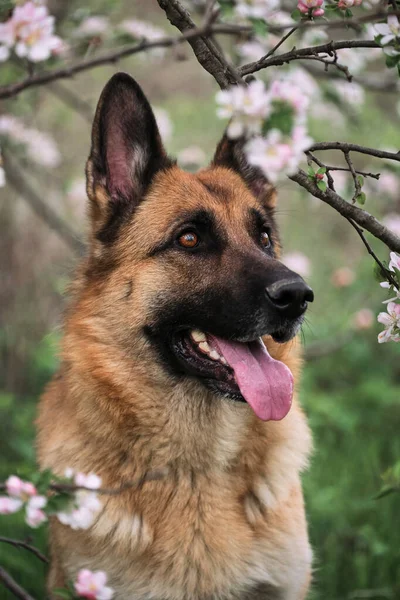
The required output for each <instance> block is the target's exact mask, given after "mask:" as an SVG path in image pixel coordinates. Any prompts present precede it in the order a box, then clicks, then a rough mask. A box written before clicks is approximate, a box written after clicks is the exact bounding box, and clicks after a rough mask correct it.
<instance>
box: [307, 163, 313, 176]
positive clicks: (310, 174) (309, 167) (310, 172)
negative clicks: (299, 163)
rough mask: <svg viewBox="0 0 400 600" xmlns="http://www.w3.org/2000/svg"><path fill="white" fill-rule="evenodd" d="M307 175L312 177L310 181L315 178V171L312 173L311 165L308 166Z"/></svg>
mask: <svg viewBox="0 0 400 600" xmlns="http://www.w3.org/2000/svg"><path fill="white" fill-rule="evenodd" d="M307 173H308V176H309V177H312V179H314V177H315V171H314V169H313V168H312V166H311V165H309V166H308V169H307Z"/></svg>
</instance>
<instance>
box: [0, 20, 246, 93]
mask: <svg viewBox="0 0 400 600" xmlns="http://www.w3.org/2000/svg"><path fill="white" fill-rule="evenodd" d="M178 29H179V27H178ZM182 31H185V33H184V34H183V35H181V36H179V37H165V38H161V39H159V40H155V41H152V42H150V41H145V40H143V41H141V42H138V43H135V44H132V45H129V46H125V47H124V48H118V49H116V50H111V51H110V52H107V53H104V54H101V55H100V56H95V57H94V58H91V59H88V60H83V61H81V62H78V63H76V64H74V65H67V66H65V67H61V68H59V69H50V70H48V71H42V72H41V73H37V74H36V75H33V76H31V77H27V78H26V79H23V80H22V81H18V82H16V83H10V84H9V85H5V86H1V87H0V99H3V100H4V99H6V98H12V97H13V96H16V95H17V94H19V93H20V92H22V91H23V90H26V89H28V88H32V87H37V86H40V85H45V84H46V83H50V82H52V81H56V80H57V79H66V78H69V77H73V76H74V75H76V74H77V73H81V72H82V71H87V70H89V69H94V68H96V67H100V66H102V65H106V64H114V63H116V62H118V61H119V60H121V59H122V58H126V57H128V56H132V55H134V54H138V53H139V52H144V51H146V50H151V49H152V48H168V47H171V46H176V45H178V44H182V43H183V42H185V41H189V43H191V45H192V47H193V48H194V45H195V46H196V48H197V46H201V43H199V44H198V45H197V44H196V42H195V40H196V38H199V40H200V42H201V39H202V36H207V35H211V34H226V35H237V34H238V33H240V32H241V31H247V32H248V31H249V28H248V27H241V26H234V25H210V26H206V27H200V28H195V27H194V24H193V26H192V27H184V26H183V28H182ZM203 46H204V42H203ZM203 54H204V48H203ZM196 56H197V54H196ZM206 58H207V57H205V59H206ZM203 66H204V65H203ZM225 70H226V66H224V65H223V64H222V63H220V65H219V78H220V81H221V83H220V85H221V87H222V85H223V82H224V81H225V87H226V85H229V83H234V79H235V78H234V77H233V76H231V77H227V76H226V75H225ZM211 74H212V75H214V73H211ZM214 76H215V75H214Z"/></svg>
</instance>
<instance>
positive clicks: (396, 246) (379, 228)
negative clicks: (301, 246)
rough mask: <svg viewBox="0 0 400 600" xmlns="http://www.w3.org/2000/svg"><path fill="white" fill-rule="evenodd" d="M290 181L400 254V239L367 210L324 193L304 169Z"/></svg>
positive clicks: (329, 190) (327, 190) (327, 191)
mask: <svg viewBox="0 0 400 600" xmlns="http://www.w3.org/2000/svg"><path fill="white" fill-rule="evenodd" d="M289 179H291V180H292V181H295V182H296V183H298V184H299V185H301V187H303V188H304V189H306V190H307V191H308V192H310V193H311V194H312V195H313V196H315V197H316V198H319V199H320V200H322V201H323V202H325V203H326V204H329V206H331V207H332V208H334V209H335V210H336V211H337V212H339V213H340V214H341V215H342V216H343V217H345V218H346V219H348V218H350V219H353V220H354V221H355V222H356V223H357V224H358V225H360V227H363V228H364V229H366V230H367V231H369V233H372V235H374V236H375V237H376V238H378V239H379V240H381V242H383V243H384V244H386V246H387V247H388V248H390V250H393V251H394V252H400V237H399V236H397V235H396V234H395V233H394V232H393V231H391V230H390V229H388V228H387V227H385V226H384V225H382V223H380V222H379V221H378V220H377V219H375V217H374V216H372V215H371V214H370V213H368V212H367V211H366V210H363V209H361V208H359V207H358V206H355V205H354V204H350V203H349V202H346V200H344V199H343V198H342V197H341V196H339V195H338V194H336V193H335V192H334V191H333V190H332V189H330V188H327V189H326V191H325V192H323V191H322V190H320V189H319V188H318V187H317V185H316V184H315V182H314V181H313V180H312V179H310V178H309V177H308V176H307V174H306V173H305V172H304V171H303V170H302V169H299V171H298V172H297V173H295V174H294V175H291V176H290V177H289Z"/></svg>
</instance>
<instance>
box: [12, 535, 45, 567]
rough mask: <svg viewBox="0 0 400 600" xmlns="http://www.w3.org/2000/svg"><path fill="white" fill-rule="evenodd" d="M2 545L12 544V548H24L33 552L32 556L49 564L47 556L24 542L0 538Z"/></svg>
mask: <svg viewBox="0 0 400 600" xmlns="http://www.w3.org/2000/svg"><path fill="white" fill-rule="evenodd" d="M0 543H4V544H10V545H11V546H14V547H15V548H23V549H24V550H28V551H29V552H32V554H34V555H35V556H36V557H37V558H39V560H41V561H42V562H44V563H48V562H49V559H48V558H47V556H45V555H44V554H42V553H41V552H40V550H38V549H37V548H35V547H34V546H31V545H30V544H28V543H27V542H23V541H22V540H13V539H12V538H7V537H2V536H0Z"/></svg>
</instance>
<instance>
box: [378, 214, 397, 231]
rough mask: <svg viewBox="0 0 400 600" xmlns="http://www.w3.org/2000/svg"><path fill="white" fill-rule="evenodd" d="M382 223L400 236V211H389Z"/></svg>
mask: <svg viewBox="0 0 400 600" xmlns="http://www.w3.org/2000/svg"><path fill="white" fill-rule="evenodd" d="M382 225H385V227H387V228H388V229H390V230H391V231H393V233H395V234H396V235H399V236H400V215H399V214H398V213H389V214H387V215H385V216H384V217H383V219H382Z"/></svg>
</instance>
